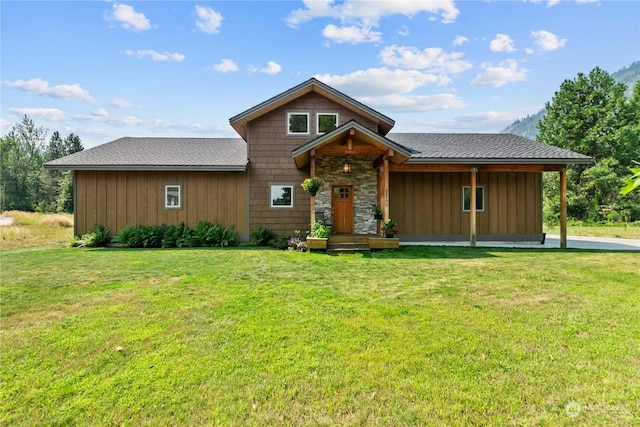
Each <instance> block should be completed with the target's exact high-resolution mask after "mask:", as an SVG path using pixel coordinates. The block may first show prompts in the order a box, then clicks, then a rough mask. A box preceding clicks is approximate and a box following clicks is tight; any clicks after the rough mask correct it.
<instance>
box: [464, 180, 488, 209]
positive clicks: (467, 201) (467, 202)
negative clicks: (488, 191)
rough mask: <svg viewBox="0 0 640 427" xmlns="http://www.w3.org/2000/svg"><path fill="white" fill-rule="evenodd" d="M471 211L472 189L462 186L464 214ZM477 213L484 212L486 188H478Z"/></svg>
mask: <svg viewBox="0 0 640 427" xmlns="http://www.w3.org/2000/svg"><path fill="white" fill-rule="evenodd" d="M470 211H471V187H470V186H468V185H464V186H462V212H470ZM476 211H477V212H484V187H483V186H477V187H476Z"/></svg>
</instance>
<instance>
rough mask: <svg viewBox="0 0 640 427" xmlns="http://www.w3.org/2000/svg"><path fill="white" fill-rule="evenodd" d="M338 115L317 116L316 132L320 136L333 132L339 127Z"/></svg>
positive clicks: (321, 114)
mask: <svg viewBox="0 0 640 427" xmlns="http://www.w3.org/2000/svg"><path fill="white" fill-rule="evenodd" d="M338 123H339V116H338V113H318V114H316V132H317V133H318V135H321V134H323V133H327V132H331V131H332V130H334V129H335V128H337V127H338Z"/></svg>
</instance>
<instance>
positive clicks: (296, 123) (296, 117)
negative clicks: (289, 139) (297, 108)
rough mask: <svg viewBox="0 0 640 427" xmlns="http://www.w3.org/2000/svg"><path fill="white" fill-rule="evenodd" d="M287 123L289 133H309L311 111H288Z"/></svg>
mask: <svg viewBox="0 0 640 427" xmlns="http://www.w3.org/2000/svg"><path fill="white" fill-rule="evenodd" d="M287 125H288V128H287V133H288V134H289V135H308V134H309V113H287Z"/></svg>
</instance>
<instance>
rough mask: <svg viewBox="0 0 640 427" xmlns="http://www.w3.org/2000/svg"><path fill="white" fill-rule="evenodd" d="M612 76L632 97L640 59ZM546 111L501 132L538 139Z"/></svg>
mask: <svg viewBox="0 0 640 427" xmlns="http://www.w3.org/2000/svg"><path fill="white" fill-rule="evenodd" d="M611 77H613V79H614V80H615V81H616V82H617V83H622V84H624V85H625V86H627V90H626V91H625V96H626V97H627V98H631V94H632V93H633V87H634V86H635V84H636V83H637V82H638V81H640V61H636V62H634V63H632V64H631V65H629V66H628V67H625V68H623V69H621V70H618V71H616V72H615V73H613V74H611ZM546 112H547V111H546V110H545V109H544V108H543V109H541V110H540V111H538V112H537V113H535V114H532V115H529V116H527V117H524V118H522V119H518V120H516V121H515V122H513V123H512V124H510V125H509V126H507V127H506V128H504V129H503V130H502V131H500V133H512V134H515V135H520V136H523V137H525V138H529V139H536V136H538V122H539V121H540V120H542V118H543V117H544V115H545V114H546Z"/></svg>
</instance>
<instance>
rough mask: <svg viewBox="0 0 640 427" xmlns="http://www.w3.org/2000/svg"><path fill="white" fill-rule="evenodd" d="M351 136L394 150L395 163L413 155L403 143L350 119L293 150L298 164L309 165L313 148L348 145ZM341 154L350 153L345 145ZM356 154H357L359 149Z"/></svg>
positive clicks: (367, 143)
mask: <svg viewBox="0 0 640 427" xmlns="http://www.w3.org/2000/svg"><path fill="white" fill-rule="evenodd" d="M349 137H351V138H352V139H353V141H357V143H361V144H363V145H365V144H366V145H370V146H374V147H376V148H378V149H380V151H385V150H388V149H390V150H393V152H394V155H393V156H392V157H391V161H392V162H394V163H402V162H404V161H406V160H407V159H408V158H409V157H410V156H411V151H410V150H408V149H407V148H405V147H403V146H402V145H399V144H397V143H395V142H393V141H392V140H390V139H388V138H386V137H385V136H383V135H380V134H378V133H376V132H374V131H372V130H371V129H369V128H368V127H366V126H363V125H361V124H360V123H358V122H357V121H355V120H350V121H348V122H347V123H345V124H343V125H341V126H338V127H337V128H335V129H334V130H332V131H331V132H327V133H325V134H324V135H321V136H319V137H317V138H315V139H313V140H311V141H309V142H307V143H305V144H302V145H301V146H299V147H298V148H296V149H295V150H293V151H292V155H293V159H294V160H295V162H296V166H297V167H298V168H301V167H303V166H305V165H307V164H308V163H309V156H310V152H311V151H312V150H314V149H321V148H322V147H326V146H329V145H332V144H335V145H338V144H343V143H344V144H345V145H346V141H347V139H348V138H349ZM339 154H350V152H349V150H348V148H347V147H346V146H345V147H343V148H341V149H340V153H339ZM354 154H357V150H356V152H354Z"/></svg>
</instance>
